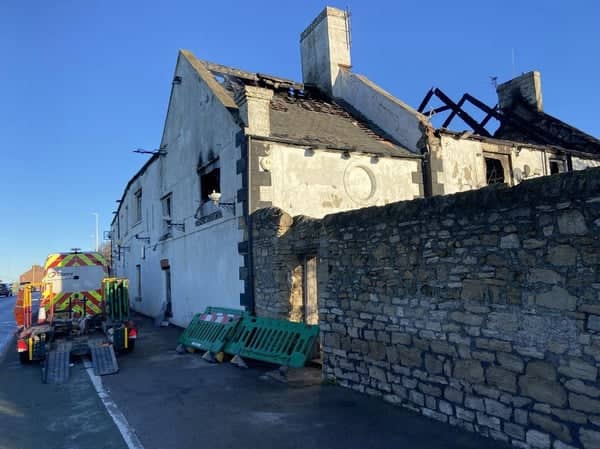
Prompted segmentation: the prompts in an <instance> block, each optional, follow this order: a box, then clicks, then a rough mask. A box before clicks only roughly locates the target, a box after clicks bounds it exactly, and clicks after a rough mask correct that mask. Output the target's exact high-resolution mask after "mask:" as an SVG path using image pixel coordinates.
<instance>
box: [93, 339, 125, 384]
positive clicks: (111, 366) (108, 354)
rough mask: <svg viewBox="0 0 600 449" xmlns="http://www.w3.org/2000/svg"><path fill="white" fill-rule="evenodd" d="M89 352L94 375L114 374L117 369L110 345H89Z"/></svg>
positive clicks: (115, 358) (113, 351) (113, 352)
mask: <svg viewBox="0 0 600 449" xmlns="http://www.w3.org/2000/svg"><path fill="white" fill-rule="evenodd" d="M90 353H91V355H92V366H93V367H94V374H96V376H104V375H106V374H114V373H116V372H117V371H119V365H118V364H117V357H116V355H115V350H114V348H113V346H112V345H90Z"/></svg>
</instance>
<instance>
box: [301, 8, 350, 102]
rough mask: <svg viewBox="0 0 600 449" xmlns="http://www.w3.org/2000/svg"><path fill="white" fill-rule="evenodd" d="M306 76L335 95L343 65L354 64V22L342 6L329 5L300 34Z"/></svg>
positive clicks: (307, 79) (306, 81)
mask: <svg viewBox="0 0 600 449" xmlns="http://www.w3.org/2000/svg"><path fill="white" fill-rule="evenodd" d="M300 51H301V56H302V79H303V81H304V84H308V85H313V86H316V87H318V88H319V89H320V90H322V91H323V92H325V93H327V94H329V95H331V96H333V86H334V84H335V81H336V79H337V76H338V73H339V71H340V66H343V67H350V22H349V20H348V14H347V13H346V11H342V10H341V9H337V8H331V7H329V6H327V7H326V8H325V9H324V10H323V11H322V12H321V14H319V15H318V16H317V18H316V19H315V20H313V22H312V23H311V24H310V25H309V26H308V27H307V28H306V29H305V30H304V31H303V32H302V34H301V35H300Z"/></svg>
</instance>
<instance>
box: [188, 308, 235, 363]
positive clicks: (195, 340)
mask: <svg viewBox="0 0 600 449" xmlns="http://www.w3.org/2000/svg"><path fill="white" fill-rule="evenodd" d="M244 315H245V312H244V311H243V310H237V309H226V308H224V307H207V308H206V310H205V311H204V313H198V314H196V315H194V318H192V321H191V322H190V324H189V325H188V327H186V328H185V330H184V331H183V334H181V336H180V337H179V339H178V340H177V342H178V343H179V344H182V345H183V346H186V347H191V348H195V349H200V350H203V351H210V352H214V353H218V352H221V351H222V350H223V347H224V346H225V343H226V341H227V339H228V338H229V336H230V335H231V334H232V333H233V330H234V329H235V328H236V326H237V325H238V323H239V321H240V318H241V317H242V316H244Z"/></svg>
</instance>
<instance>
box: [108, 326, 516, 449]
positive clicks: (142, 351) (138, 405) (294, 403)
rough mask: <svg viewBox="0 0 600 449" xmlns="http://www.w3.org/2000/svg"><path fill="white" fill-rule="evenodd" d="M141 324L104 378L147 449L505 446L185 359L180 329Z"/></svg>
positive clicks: (252, 371) (378, 403)
mask: <svg viewBox="0 0 600 449" xmlns="http://www.w3.org/2000/svg"><path fill="white" fill-rule="evenodd" d="M138 324H139V325H140V331H139V338H138V341H137V344H136V349H135V352H134V353H132V354H128V355H125V356H122V357H119V364H120V367H121V371H120V372H119V373H118V374H117V375H114V376H106V377H103V378H102V381H103V383H104V387H105V388H106V389H107V390H108V391H109V393H110V395H111V397H112V399H113V400H114V401H115V402H116V404H117V405H118V407H119V408H120V410H121V411H122V412H123V414H124V415H125V417H126V418H127V421H128V422H129V424H130V426H131V427H133V429H134V430H135V432H136V433H137V435H138V437H139V440H140V441H141V443H142V444H143V447H144V448H145V449H166V448H182V449H186V448H214V449H219V448H264V449H267V448H277V449H282V448H290V449H291V448H310V449H317V448H332V449H333V448H340V449H342V448H343V449H349V448H361V449H363V448H409V449H417V448H428V449H434V448H439V449H442V448H481V447H486V448H506V447H507V446H505V445H503V444H500V443H498V442H495V441H492V440H489V439H484V438H482V437H480V436H478V435H475V434H471V433H467V432H465V431H461V430H460V429H458V428H455V427H452V426H449V425H446V424H442V423H439V422H437V421H433V420H430V419H427V418H425V417H423V416H420V415H418V414H416V413H413V412H410V411H408V410H405V409H402V408H399V407H395V406H392V405H390V404H387V403H385V402H384V401H382V400H381V399H377V398H373V397H369V396H366V395H361V394H358V393H355V392H353V391H351V390H348V389H344V388H341V387H337V386H332V385H320V384H318V385H312V386H303V387H298V386H292V385H289V384H284V383H281V382H278V381H276V380H273V379H271V378H268V377H266V376H265V373H266V372H267V371H270V370H273V368H274V367H273V366H270V365H265V364H254V365H251V367H250V368H249V369H246V370H242V369H239V368H237V367H235V366H233V365H231V364H229V363H223V364H209V363H207V362H205V361H204V360H202V359H201V357H200V355H199V354H184V355H180V354H177V353H176V352H175V347H176V340H177V337H178V336H179V334H180V333H181V329H177V328H174V327H168V328H156V327H154V326H153V323H152V321H151V320H149V319H145V318H141V319H138ZM317 374H318V373H317Z"/></svg>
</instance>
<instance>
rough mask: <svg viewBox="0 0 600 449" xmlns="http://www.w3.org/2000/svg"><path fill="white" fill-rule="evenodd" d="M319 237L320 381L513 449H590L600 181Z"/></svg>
mask: <svg viewBox="0 0 600 449" xmlns="http://www.w3.org/2000/svg"><path fill="white" fill-rule="evenodd" d="M281 217H282V216H281V215H280V216H279V218H278V220H279V222H281ZM287 222H288V224H289V226H288V228H287V229H286V232H285V242H286V243H285V245H284V247H285V248H286V249H285V250H284V252H285V251H290V249H291V248H293V246H294V245H293V244H292V242H296V244H301V241H302V239H303V238H304V237H306V224H301V225H300V226H299V228H298V230H300V231H302V232H300V233H298V234H296V232H295V231H296V230H295V226H294V224H293V223H292V222H291V219H288V220H287ZM318 224H320V232H319V234H320V239H319V242H318V243H319V245H318V246H319V256H320V257H319V270H318V277H319V279H318V282H319V292H318V295H319V307H320V328H321V338H322V345H323V348H322V349H323V357H324V358H323V363H324V365H323V373H324V376H325V377H326V378H328V379H331V380H333V381H335V382H336V383H338V384H340V385H342V386H345V387H348V388H352V389H354V390H357V391H360V392H365V393H368V394H371V395H376V396H381V397H382V398H383V399H385V400H386V401H389V402H391V403H394V404H398V405H401V406H404V407H407V408H410V409H413V410H415V411H417V412H420V413H422V414H424V415H426V416H429V417H431V418H433V419H437V420H440V421H443V422H448V423H450V424H453V425H457V426H461V427H463V428H465V429H467V430H469V431H475V432H479V433H481V434H484V435H487V436H490V437H492V438H495V439H500V440H505V441H507V442H510V443H511V444H513V445H514V446H516V447H523V448H524V447H532V448H555V449H568V448H570V447H583V448H585V449H591V448H599V447H600V380H599V379H600V378H599V376H598V370H599V367H600V234H599V231H600V169H589V170H586V171H582V172H573V173H567V174H563V175H558V176H552V177H544V178H537V179H533V180H529V181H525V182H523V183H521V184H520V185H519V186H517V187H514V188H512V189H508V188H499V187H488V188H485V189H482V190H478V191H470V192H465V193H460V194H457V195H452V196H445V197H434V198H429V199H423V200H414V201H409V202H402V203H396V204H392V205H388V206H385V207H377V208H367V209H362V210H358V211H351V212H344V213H338V214H335V215H330V216H327V217H325V218H324V219H322V220H321V221H320V222H318V221H312V222H311V229H312V232H313V233H317V231H316V226H317V225H318ZM267 228H268V226H267V227H265V229H267ZM259 234H260V233H257V235H259ZM270 243H271V244H272V246H273V247H274V248H278V246H279V244H278V242H277V239H271V241H270ZM312 244H313V245H314V244H315V237H314V235H313V236H312ZM263 249H264V248H263ZM259 251H260V250H259ZM291 251H292V253H293V249H292V250H291ZM289 255H290V254H288V256H289ZM270 260H273V259H270ZM258 262H259V263H258V265H257V267H256V271H257V272H258V271H261V267H260V260H258ZM270 269H271V274H270V275H273V276H275V277H277V275H278V273H277V271H278V270H279V269H282V270H286V267H285V266H284V265H283V264H279V265H278V266H277V267H275V266H273V265H271V266H270ZM260 285H261V286H263V288H264V285H266V284H265V283H264V282H263V283H261V284H260ZM257 297H258V295H257ZM271 298H272V300H273V301H274V302H276V303H279V304H281V303H284V302H285V301H287V302H288V303H289V296H288V297H287V298H286V297H285V294H281V295H279V296H277V295H274V296H272V297H271ZM288 307H289V306H288Z"/></svg>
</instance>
